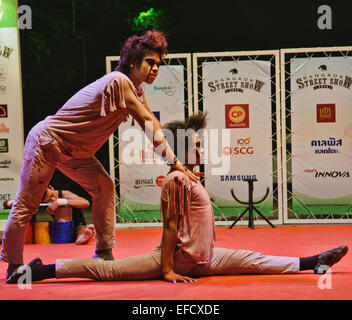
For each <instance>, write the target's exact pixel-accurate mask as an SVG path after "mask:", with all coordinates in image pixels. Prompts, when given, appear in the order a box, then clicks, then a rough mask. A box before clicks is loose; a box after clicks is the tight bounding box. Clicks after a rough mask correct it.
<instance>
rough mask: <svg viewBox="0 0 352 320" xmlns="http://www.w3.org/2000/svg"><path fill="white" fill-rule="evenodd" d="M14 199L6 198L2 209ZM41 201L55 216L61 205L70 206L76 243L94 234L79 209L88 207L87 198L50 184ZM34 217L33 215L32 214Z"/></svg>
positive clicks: (10, 205)
mask: <svg viewBox="0 0 352 320" xmlns="http://www.w3.org/2000/svg"><path fill="white" fill-rule="evenodd" d="M13 203H14V200H6V201H5V202H4V203H3V206H4V209H11V207H12V205H13ZM42 203H48V204H49V205H48V207H47V209H46V212H47V213H48V214H51V215H53V216H55V211H56V210H57V209H58V208H59V207H61V206H65V205H68V206H71V207H72V220H73V223H74V226H75V231H76V234H75V236H76V242H75V243H76V244H77V245H83V244H87V243H88V242H89V240H90V239H92V238H93V237H94V235H95V229H94V225H92V224H91V225H89V226H87V222H86V220H85V218H84V215H83V212H82V210H81V209H83V208H88V207H89V205H90V203H89V201H88V200H86V199H84V198H82V197H80V196H78V195H76V194H74V193H73V192H71V191H68V190H55V189H54V188H53V187H52V186H51V185H49V186H48V188H47V189H46V190H45V193H44V196H43V199H42ZM34 217H35V216H34Z"/></svg>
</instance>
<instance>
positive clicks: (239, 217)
mask: <svg viewBox="0 0 352 320" xmlns="http://www.w3.org/2000/svg"><path fill="white" fill-rule="evenodd" d="M248 210H249V208H246V210H244V211H243V212H242V213H241V214H240V215H239V216H238V217H237V219H236V220H235V221H234V222H233V223H232V224H231V226H230V227H229V229H231V228H232V227H233V226H234V225H235V224H236V222H237V221H238V220H240V219H241V218H242V216H243V215H244V214H245V213H246V212H247V211H248Z"/></svg>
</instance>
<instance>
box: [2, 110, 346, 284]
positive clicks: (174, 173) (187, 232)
mask: <svg viewBox="0 0 352 320" xmlns="http://www.w3.org/2000/svg"><path fill="white" fill-rule="evenodd" d="M203 127H205V115H204V114H197V115H193V116H191V117H189V118H188V119H187V120H186V121H185V122H180V121H175V122H172V123H169V124H168V125H165V126H164V129H165V128H166V129H170V130H171V131H172V132H173V134H174V137H175V140H176V137H177V136H176V130H177V129H185V130H188V129H193V130H195V131H198V130H199V129H201V128H203ZM165 135H166V133H165ZM166 136H167V137H168V138H169V135H166ZM170 145H171V143H170ZM174 145H175V146H179V145H178V143H177V141H175V143H174ZM187 145H188V144H187ZM185 151H186V152H182V153H183V154H184V159H185V163H186V164H187V167H188V168H189V169H190V170H193V168H194V167H195V166H196V165H199V164H200V163H201V156H202V148H201V140H200V136H199V135H198V134H196V133H194V134H193V137H192V143H191V144H190V145H189V146H188V148H187V149H186V150H185ZM176 152H177V151H176V150H175V153H176ZM176 154H177V155H178V156H179V159H181V154H180V153H176ZM193 160H195V161H193ZM161 206H162V211H163V235H162V241H161V245H160V246H158V247H157V248H156V249H155V250H154V251H153V252H152V253H150V254H146V255H140V256H134V257H129V258H123V259H118V260H114V261H104V260H97V259H75V260H62V259H61V260H56V264H49V265H43V264H42V261H41V259H40V258H36V259H34V260H32V261H31V262H30V263H29V264H28V266H29V267H30V268H31V270H32V281H38V280H43V279H48V278H55V277H56V278H90V279H95V280H147V279H162V278H163V279H164V280H166V281H169V282H177V281H178V282H193V281H195V279H194V278H195V277H200V276H207V275H219V274H228V275H233V274H245V273H251V274H280V273H297V272H299V271H301V270H309V269H312V270H314V272H316V273H323V272H324V271H326V270H327V268H329V267H331V266H332V265H333V264H335V263H336V262H338V261H339V260H340V259H341V258H342V257H343V256H344V255H345V254H346V253H347V250H348V248H347V246H345V245H342V246H340V247H338V248H335V249H332V250H329V251H325V252H323V253H321V254H318V255H316V256H312V257H304V258H297V257H281V256H270V255H263V254H261V253H258V252H253V251H249V250H233V249H222V248H214V243H215V226H214V215H213V210H212V206H211V203H210V199H209V196H208V194H207V192H206V190H205V189H204V187H203V186H202V184H201V183H200V182H194V181H192V180H191V179H190V178H189V177H187V176H186V175H185V174H184V173H183V172H181V171H179V170H177V169H171V170H170V172H169V173H168V175H167V177H166V178H165V180H164V181H163V184H162V190H161ZM23 272H24V271H23ZM22 275H23V273H21V272H16V273H14V274H13V276H12V277H11V278H10V279H9V280H10V281H9V282H10V283H17V281H18V279H19V278H20V277H21V276H22Z"/></svg>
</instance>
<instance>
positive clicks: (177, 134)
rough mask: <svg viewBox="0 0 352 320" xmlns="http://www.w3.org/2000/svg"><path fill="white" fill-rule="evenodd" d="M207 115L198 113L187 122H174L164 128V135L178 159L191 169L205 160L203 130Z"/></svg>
mask: <svg viewBox="0 0 352 320" xmlns="http://www.w3.org/2000/svg"><path fill="white" fill-rule="evenodd" d="M206 121H207V114H206V113H203V112H198V113H196V114H194V115H192V116H190V117H188V118H187V119H186V120H185V121H172V122H168V123H166V124H165V125H164V126H163V133H164V135H165V137H166V140H167V142H168V143H169V145H170V147H171V148H172V149H173V151H174V153H175V154H176V156H177V158H178V159H179V160H180V161H181V162H182V163H184V164H185V165H187V166H188V167H189V168H190V169H193V167H195V166H198V165H200V164H201V163H202V160H203V152H204V150H203V147H202V145H203V143H202V136H203V130H202V129H205V127H206Z"/></svg>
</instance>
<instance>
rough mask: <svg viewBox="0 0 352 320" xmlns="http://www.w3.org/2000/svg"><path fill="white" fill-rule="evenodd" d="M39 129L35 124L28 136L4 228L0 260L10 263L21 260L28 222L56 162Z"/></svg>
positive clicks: (47, 137)
mask: <svg viewBox="0 0 352 320" xmlns="http://www.w3.org/2000/svg"><path fill="white" fill-rule="evenodd" d="M41 129H42V128H41V127H39V126H38V127H37V126H36V127H34V128H33V129H32V132H31V133H30V134H29V135H28V137H27V141H26V145H25V149H24V158H23V163H22V170H21V177H20V182H19V187H18V191H17V195H16V198H15V201H14V204H13V207H12V209H11V212H10V215H9V218H8V221H7V224H6V227H5V230H4V235H3V243H2V248H1V254H0V260H2V261H6V262H8V263H9V264H13V265H21V264H23V247H24V238H25V234H26V229H27V225H28V222H29V220H30V219H31V217H32V215H34V214H35V213H36V212H37V210H38V208H39V205H40V201H41V199H42V196H43V194H44V192H45V189H46V187H47V185H48V184H49V182H50V179H51V177H52V175H53V173H54V170H55V165H56V162H55V161H54V160H53V154H52V152H51V151H52V148H51V146H49V145H50V139H51V138H50V136H47V133H43V131H41ZM46 139H49V143H46V142H47V141H46Z"/></svg>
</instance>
